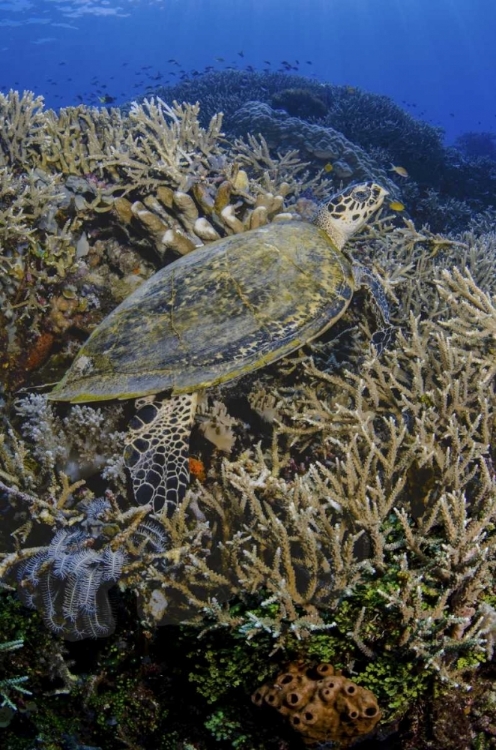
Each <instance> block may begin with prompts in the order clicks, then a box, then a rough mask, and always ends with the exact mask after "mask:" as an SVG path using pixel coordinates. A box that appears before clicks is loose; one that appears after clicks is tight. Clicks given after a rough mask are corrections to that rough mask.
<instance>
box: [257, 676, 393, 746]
mask: <svg viewBox="0 0 496 750" xmlns="http://www.w3.org/2000/svg"><path fill="white" fill-rule="evenodd" d="M252 701H253V702H254V703H255V704H256V705H257V706H263V705H266V706H271V707H272V708H275V709H277V711H279V713H280V714H282V715H283V716H287V718H288V719H289V721H290V723H291V726H292V727H293V729H296V731H297V732H299V733H300V734H301V736H302V738H303V740H304V742H305V744H307V745H309V744H312V745H313V744H318V743H324V742H331V741H332V742H336V741H337V742H339V743H340V744H341V746H342V747H347V746H348V745H349V744H350V742H351V741H352V740H354V739H356V738H357V737H360V736H363V735H365V734H368V733H369V732H371V731H372V730H373V729H374V727H375V725H376V724H377V722H378V721H379V719H380V718H381V711H380V709H379V706H378V704H377V700H376V698H375V696H374V694H373V693H372V692H371V691H370V690H366V689H365V688H362V687H359V686H358V685H355V683H354V682H352V681H351V680H348V679H347V678H346V677H343V676H342V675H341V673H340V672H336V670H335V669H334V668H333V667H332V666H331V665H330V664H324V663H323V664H318V665H317V666H316V667H315V668H311V667H310V666H309V665H308V664H304V663H301V662H297V663H292V664H290V665H289V666H288V668H287V670H286V671H285V672H283V673H282V674H280V675H278V677H276V679H275V681H274V682H272V683H268V684H266V685H263V686H262V687H260V688H258V690H256V691H255V693H254V694H253V695H252Z"/></svg>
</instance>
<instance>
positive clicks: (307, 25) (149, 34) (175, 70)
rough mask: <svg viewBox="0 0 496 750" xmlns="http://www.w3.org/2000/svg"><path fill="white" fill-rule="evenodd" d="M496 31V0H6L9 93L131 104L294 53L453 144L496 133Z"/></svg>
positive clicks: (1, 79)
mask: <svg viewBox="0 0 496 750" xmlns="http://www.w3.org/2000/svg"><path fill="white" fill-rule="evenodd" d="M495 35H496V0H162V1H160V0H159V1H158V2H140V0H136V1H135V2H129V1H128V0H3V2H1V1H0V89H1V90H2V91H6V90H8V89H9V88H16V89H31V90H34V91H35V92H36V93H38V94H42V95H43V96H44V97H45V100H46V104H47V106H49V107H59V106H65V105H70V104H77V103H79V102H80V101H84V102H85V103H89V104H91V103H95V104H98V103H99V97H102V96H104V95H105V94H108V95H110V96H111V97H112V98H115V100H116V103H121V102H124V101H126V100H129V99H132V98H135V97H136V96H138V95H140V94H143V93H145V90H146V86H153V85H155V84H163V83H165V84H167V83H174V81H175V80H177V77H178V75H181V73H180V72H179V71H180V70H184V71H186V73H191V71H192V70H195V69H196V70H198V71H202V70H203V69H204V68H205V67H206V66H210V65H212V66H214V67H215V68H219V69H222V68H223V67H225V66H228V65H231V66H236V67H239V68H243V67H245V66H247V65H251V66H253V67H254V68H256V69H263V68H264V67H267V65H266V63H264V62H263V61H264V60H269V61H270V63H271V66H270V67H271V69H272V68H276V69H277V67H278V65H279V64H280V61H281V60H286V61H288V62H290V63H291V64H292V65H294V66H295V67H298V68H299V71H298V72H299V73H301V74H304V75H307V76H311V77H313V78H316V79H317V80H322V81H328V82H330V83H336V84H347V85H350V86H357V87H360V88H363V89H366V90H368V91H371V92H374V93H380V94H386V95H388V96H391V97H392V98H393V99H394V100H395V101H396V102H397V103H399V104H401V105H402V106H403V107H404V108H405V109H407V110H408V111H410V112H411V113H412V114H415V115H417V116H419V117H420V118H421V119H425V120H426V121H428V122H431V123H433V124H436V125H441V126H442V127H443V128H444V129H445V131H446V139H447V141H448V142H450V141H452V140H453V139H454V138H456V136H457V135H459V134H460V133H462V132H465V131H468V130H475V131H495V130H496V87H495V86H494V81H495V80H496V45H495V43H494V39H495ZM239 53H243V56H241V55H240V54H239ZM219 57H222V58H224V61H219V60H216V58H219ZM171 58H174V59H175V60H177V61H178V62H179V65H175V64H174V63H169V62H167V61H168V60H169V59H171ZM296 60H298V61H299V63H298V64H297V63H296ZM307 61H309V62H307ZM310 63H311V64H310ZM144 66H146V69H145V70H143V69H142V68H143V67H144ZM148 66H151V67H149V68H148ZM174 74H175V75H174Z"/></svg>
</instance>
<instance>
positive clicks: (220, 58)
mask: <svg viewBox="0 0 496 750" xmlns="http://www.w3.org/2000/svg"><path fill="white" fill-rule="evenodd" d="M214 59H215V60H217V62H224V61H225V57H216V58H214Z"/></svg>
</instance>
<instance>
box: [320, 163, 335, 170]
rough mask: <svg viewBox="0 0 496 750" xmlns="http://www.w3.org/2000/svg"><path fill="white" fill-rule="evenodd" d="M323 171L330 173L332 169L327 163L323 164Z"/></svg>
mask: <svg viewBox="0 0 496 750" xmlns="http://www.w3.org/2000/svg"><path fill="white" fill-rule="evenodd" d="M323 169H324V172H332V170H333V169H334V167H333V166H332V164H331V163H330V162H327V164H324V167H323Z"/></svg>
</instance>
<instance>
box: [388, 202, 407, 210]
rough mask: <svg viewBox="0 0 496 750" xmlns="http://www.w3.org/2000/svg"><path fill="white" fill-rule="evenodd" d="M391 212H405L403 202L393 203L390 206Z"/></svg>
mask: <svg viewBox="0 0 496 750" xmlns="http://www.w3.org/2000/svg"><path fill="white" fill-rule="evenodd" d="M388 205H389V208H390V209H391V211H404V210H405V206H404V204H403V203H402V202H401V201H391V202H390V203H389V204H388Z"/></svg>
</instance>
